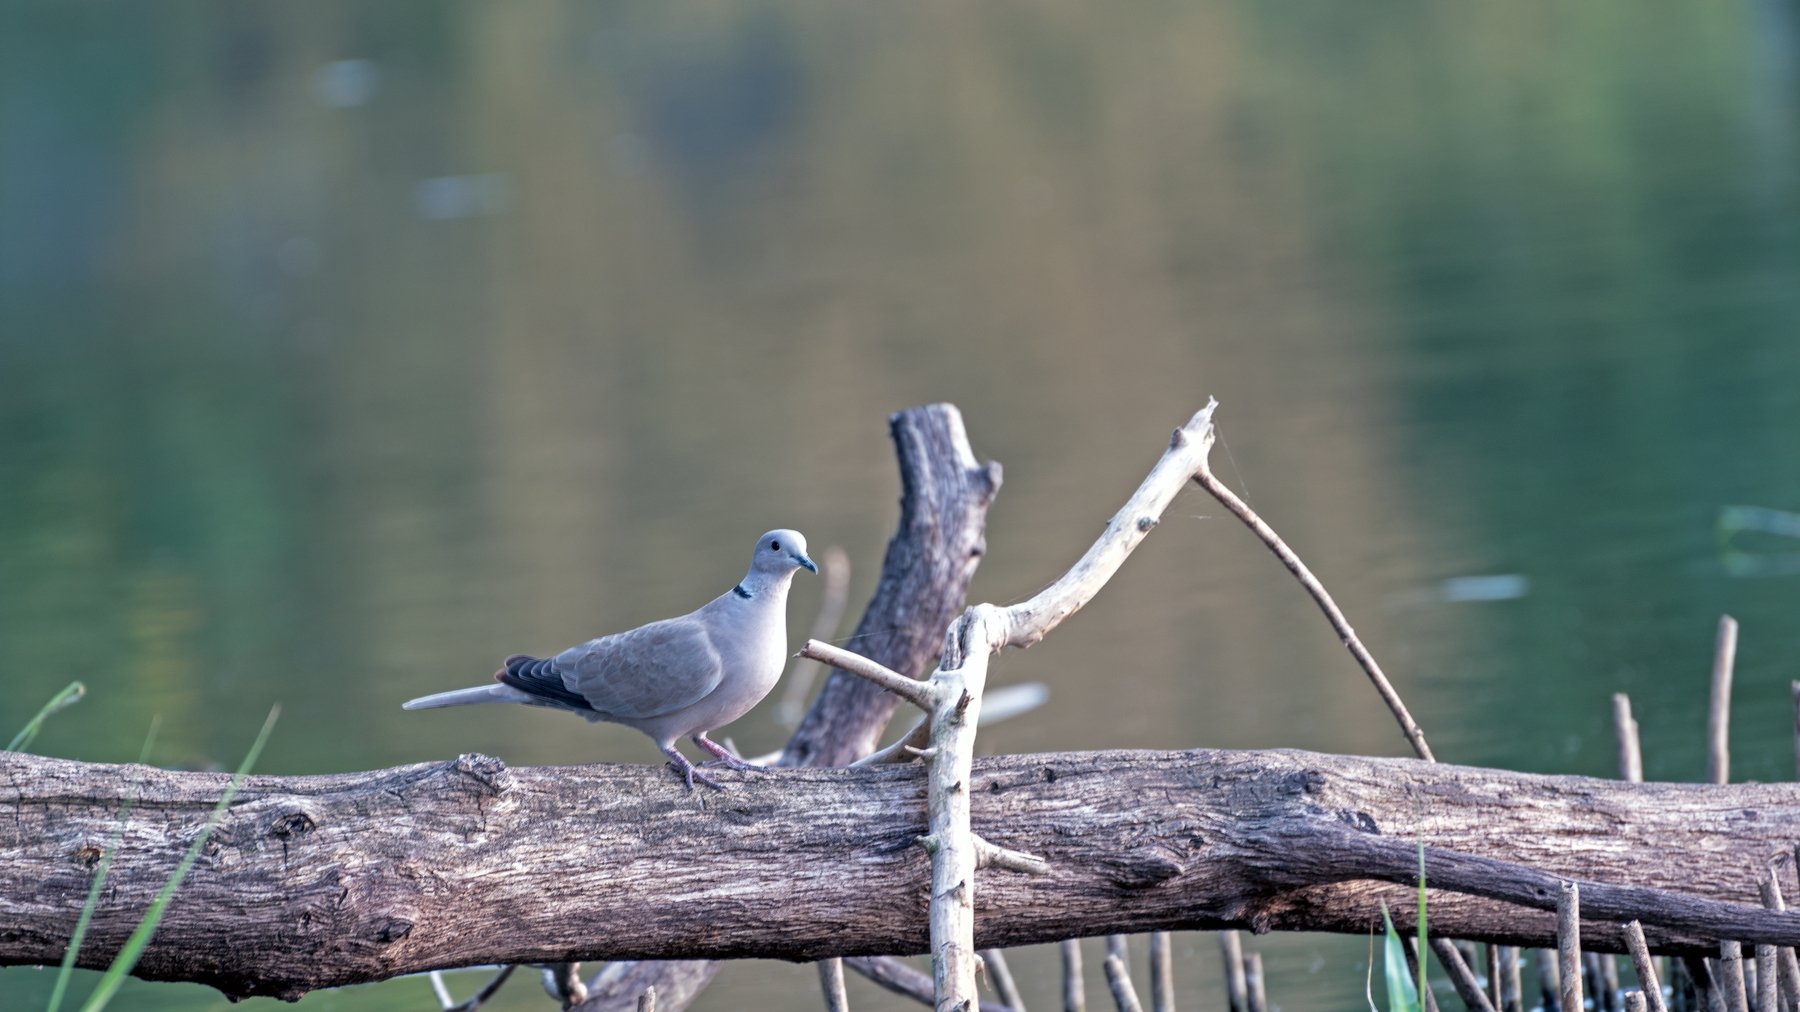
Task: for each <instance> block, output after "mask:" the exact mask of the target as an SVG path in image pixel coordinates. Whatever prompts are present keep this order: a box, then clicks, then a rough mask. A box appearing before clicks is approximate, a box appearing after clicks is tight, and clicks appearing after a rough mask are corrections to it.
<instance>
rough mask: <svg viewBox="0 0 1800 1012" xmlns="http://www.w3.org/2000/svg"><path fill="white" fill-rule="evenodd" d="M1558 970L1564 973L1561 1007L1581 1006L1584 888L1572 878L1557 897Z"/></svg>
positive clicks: (1573, 1008) (1575, 1008)
mask: <svg viewBox="0 0 1800 1012" xmlns="http://www.w3.org/2000/svg"><path fill="white" fill-rule="evenodd" d="M1556 952H1557V970H1558V972H1560V973H1561V974H1562V1001H1561V1002H1560V1007H1561V1008H1565V1009H1570V1010H1579V1009H1580V1008H1581V889H1580V887H1578V886H1577V885H1576V884H1575V883H1573V882H1564V883H1563V884H1562V895H1561V896H1559V897H1558V898H1557V901H1556Z"/></svg>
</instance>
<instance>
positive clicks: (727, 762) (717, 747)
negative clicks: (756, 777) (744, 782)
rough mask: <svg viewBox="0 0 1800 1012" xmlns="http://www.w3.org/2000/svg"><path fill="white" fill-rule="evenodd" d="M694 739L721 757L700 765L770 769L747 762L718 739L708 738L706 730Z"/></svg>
mask: <svg viewBox="0 0 1800 1012" xmlns="http://www.w3.org/2000/svg"><path fill="white" fill-rule="evenodd" d="M693 741H694V744H696V745H698V746H700V747H701V748H703V749H705V750H707V751H708V752H711V753H712V754H713V755H716V756H718V757H719V758H717V759H715V760H713V761H711V762H703V763H701V764H700V765H702V766H725V767H729V768H730V769H734V770H758V771H761V770H766V769H768V767H767V766H758V765H756V764H755V763H753V762H745V761H744V760H743V759H742V758H740V757H739V756H737V755H736V754H734V753H733V752H732V751H731V750H730V749H728V748H726V747H725V746H723V745H721V744H719V743H718V742H716V741H713V740H712V739H711V738H708V737H707V736H706V732H705V731H701V732H699V733H698V734H695V735H694V738H693Z"/></svg>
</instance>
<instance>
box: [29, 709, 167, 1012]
mask: <svg viewBox="0 0 1800 1012" xmlns="http://www.w3.org/2000/svg"><path fill="white" fill-rule="evenodd" d="M161 725H162V718H161V717H160V716H158V717H151V718H150V730H149V732H148V733H147V734H145V735H144V748H143V751H141V752H139V753H138V766H139V767H140V769H139V770H138V773H137V776H135V777H133V778H132V780H131V789H130V790H128V791H126V792H125V800H124V801H121V802H119V830H118V832H116V833H114V834H113V838H112V843H109V844H107V846H106V853H105V854H102V855H100V866H99V867H98V868H96V869H94V883H93V885H90V886H88V894H87V902H85V903H83V904H82V905H81V917H80V918H79V919H77V920H76V921H75V933H74V934H72V935H70V936H69V945H68V947H67V948H65V949H63V958H62V965H61V966H59V967H57V968H56V985H55V986H54V987H52V988H51V989H50V1004H49V1005H47V1006H45V1009H44V1012H57V1009H59V1008H61V1007H62V1000H63V993H64V992H66V991H68V989H69V976H70V974H71V973H72V972H73V971H74V969H75V957H76V956H78V955H80V954H81V942H82V940H83V939H85V938H86V937H87V929H88V922H89V921H91V920H93V919H94V907H96V906H98V905H99V903H100V887H101V886H103V885H105V884H106V873H107V872H109V871H111V870H112V861H113V855H114V854H117V853H118V852H119V841H120V840H121V839H122V838H123V837H124V836H125V817H126V816H128V815H130V814H131V796H132V795H133V794H135V793H137V788H138V785H139V784H141V783H143V779H144V773H143V770H142V768H141V767H143V766H144V764H146V763H148V762H149V761H150V750H151V749H152V748H154V747H155V745H156V729H157V728H158V727H160V726H161Z"/></svg>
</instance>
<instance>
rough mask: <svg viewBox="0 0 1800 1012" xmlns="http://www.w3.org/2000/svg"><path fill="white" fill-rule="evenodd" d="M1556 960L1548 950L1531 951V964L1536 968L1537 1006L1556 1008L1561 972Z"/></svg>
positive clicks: (1554, 955) (1559, 993)
mask: <svg viewBox="0 0 1800 1012" xmlns="http://www.w3.org/2000/svg"><path fill="white" fill-rule="evenodd" d="M1557 958H1558V957H1557V954H1556V953H1555V952H1554V951H1552V950H1550V949H1533V950H1531V961H1532V964H1533V965H1535V966H1536V967H1537V977H1538V1004H1539V1005H1541V1006H1543V1007H1544V1008H1556V1007H1557V1004H1556V1002H1557V997H1558V996H1559V995H1561V994H1562V970H1561V969H1560V968H1559V966H1558V965H1557Z"/></svg>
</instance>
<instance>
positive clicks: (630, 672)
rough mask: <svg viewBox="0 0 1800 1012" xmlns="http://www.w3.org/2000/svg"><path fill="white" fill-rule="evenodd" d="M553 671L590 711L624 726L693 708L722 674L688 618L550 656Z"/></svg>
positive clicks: (703, 630)
mask: <svg viewBox="0 0 1800 1012" xmlns="http://www.w3.org/2000/svg"><path fill="white" fill-rule="evenodd" d="M556 667H557V670H559V671H561V672H562V675H563V681H564V682H565V683H567V684H568V686H569V688H570V689H572V690H574V691H575V692H579V693H581V695H582V696H583V697H585V698H586V699H587V701H588V702H589V704H591V705H592V706H593V708H594V709H595V710H596V711H598V712H600V713H604V714H607V715H609V716H613V717H622V718H625V719H627V720H642V719H646V718H650V717H659V716H662V715H663V714H665V713H673V712H674V711H676V710H679V709H681V708H682V707H685V706H690V705H692V704H694V703H697V702H699V701H700V700H701V699H703V698H705V696H706V694H707V693H709V692H711V691H712V690H714V689H716V688H718V686H719V682H720V681H721V680H722V679H723V677H724V673H725V666H724V664H723V662H722V660H721V658H720V656H719V649H718V646H717V644H715V643H714V642H713V637H712V635H711V634H710V633H709V632H708V630H707V627H706V624H705V623H703V622H701V621H700V620H698V619H696V618H694V617H692V616H688V617H684V618H672V619H667V620H665V621H662V622H652V623H650V624H649V625H646V626H640V627H638V628H636V629H632V630H630V631H629V632H622V633H617V634H615V635H612V636H603V637H601V638H600V639H597V640H591V641H589V642H587V643H584V644H582V645H581V646H578V647H572V648H570V649H568V650H565V651H563V652H562V653H560V654H557V655H556Z"/></svg>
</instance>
